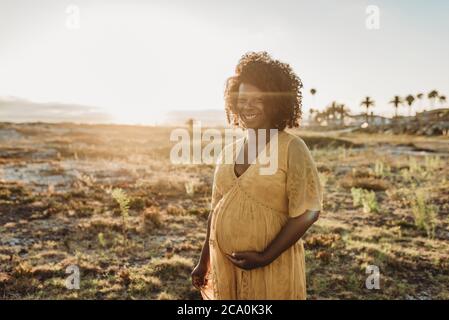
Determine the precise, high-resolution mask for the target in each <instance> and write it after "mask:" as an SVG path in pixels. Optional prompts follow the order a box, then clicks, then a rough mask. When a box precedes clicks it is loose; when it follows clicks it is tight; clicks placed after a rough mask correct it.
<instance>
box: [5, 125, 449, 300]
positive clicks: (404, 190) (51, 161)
mask: <svg viewBox="0 0 449 320" xmlns="http://www.w3.org/2000/svg"><path fill="white" fill-rule="evenodd" d="M0 129H8V130H9V129H11V130H16V131H17V132H19V133H20V134H21V135H22V138H21V139H19V140H17V141H4V142H2V143H3V145H0V181H1V182H0V234H1V237H0V298H3V299H16V298H18V299H44V298H50V299H52V298H58V299H80V298H81V299H181V298H183V299H199V298H200V295H199V293H198V292H197V291H196V290H195V289H194V288H193V287H192V286H191V283H190V271H191V269H192V267H193V265H194V263H195V262H196V261H197V258H198V255H199V252H200V250H201V245H202V242H203V240H204V237H205V232H206V224H207V216H208V214H209V205H210V203H209V201H210V192H211V182H212V174H213V167H212V166H209V165H197V166H187V165H185V166H178V165H171V164H170V163H169V162H168V154H169V150H170V148H171V144H170V142H169V138H168V137H169V134H170V128H151V127H132V126H78V125H71V124H64V125H42V124H40V125H12V124H2V126H1V127H0ZM61 132H62V133H63V134H61ZM301 135H302V136H303V137H304V140H305V141H306V143H308V145H309V147H310V148H311V150H312V152H313V154H314V157H315V160H316V162H317V165H318V169H319V171H320V179H321V180H322V182H323V185H324V187H325V199H324V200H325V201H324V210H323V213H322V214H321V217H320V220H319V221H318V223H317V224H316V225H315V226H314V227H313V228H312V229H311V230H310V231H309V232H308V233H307V235H306V236H305V238H304V240H305V247H306V264H307V281H308V297H309V298H310V299H321V298H324V299H328V298H331V299H427V298H430V299H439V298H440V299H447V298H448V297H449V289H448V288H449V271H448V270H449V241H448V240H449V228H448V226H449V191H448V190H449V179H448V178H449V168H448V167H447V166H446V165H445V164H446V163H447V157H445V155H444V154H431V155H429V156H427V157H426V156H422V155H421V154H420V153H414V152H415V151H414V150H415V149H416V147H417V146H419V147H420V148H422V147H423V146H426V148H432V147H433V146H435V150H437V151H440V152H441V151H445V152H448V151H449V146H448V143H446V144H444V141H442V140H441V139H440V138H439V137H435V138H428V137H409V136H407V137H405V136H388V137H386V136H382V135H366V134H344V135H341V136H340V137H339V136H329V135H324V134H322V133H320V134H316V133H312V132H307V133H303V132H301ZM336 138H338V139H336ZM401 144H402V146H400V149H401V150H404V148H407V149H406V150H405V151H406V153H397V152H396V151H397V150H398V149H397V148H398V145H401ZM404 145H405V147H404ZM407 145H408V146H407ZM445 145H446V147H447V149H444V146H445ZM437 155H439V156H441V157H440V158H437V157H436V156H437ZM116 188H121V189H122V190H123V192H124V193H125V194H126V196H127V197H129V202H128V203H127V205H126V208H127V209H126V210H127V212H126V215H123V209H124V207H123V204H122V207H120V203H118V202H117V201H115V200H114V199H113V197H112V196H111V190H114V189H116ZM351 188H361V189H363V190H370V191H372V193H370V194H374V195H375V199H376V205H377V207H378V209H379V212H376V210H373V211H371V210H364V205H363V200H362V204H361V205H360V206H359V205H354V203H353V195H352V194H351ZM417 190H419V192H421V193H424V195H423V196H422V197H421V198H418V197H416V192H415V191H417ZM419 199H421V200H419ZM368 202H369V201H368ZM124 223H126V228H125V229H124V228H123V226H124ZM124 230H125V231H126V232H124ZM125 240H126V241H125ZM370 264H375V265H377V266H379V268H380V272H381V289H380V290H368V289H366V288H365V286H364V284H365V279H366V273H365V268H366V266H367V265H370ZM70 265H77V266H79V268H80V272H81V282H80V285H81V288H80V290H69V289H67V288H66V287H65V279H66V277H67V275H66V274H65V270H66V268H67V266H70Z"/></svg>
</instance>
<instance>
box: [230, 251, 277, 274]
mask: <svg viewBox="0 0 449 320" xmlns="http://www.w3.org/2000/svg"><path fill="white" fill-rule="evenodd" d="M226 256H227V257H228V259H229V260H230V261H231V262H232V263H233V264H234V265H235V266H237V267H239V268H241V269H245V270H251V269H256V268H260V267H264V266H266V265H267V264H269V262H268V261H267V259H266V258H265V256H264V254H263V253H262V252H257V251H242V252H234V253H232V254H231V255H229V254H226Z"/></svg>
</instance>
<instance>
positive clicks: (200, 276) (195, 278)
mask: <svg viewBox="0 0 449 320" xmlns="http://www.w3.org/2000/svg"><path fill="white" fill-rule="evenodd" d="M208 271H209V266H208V264H207V263H206V262H201V261H200V262H199V263H198V264H197V265H196V267H195V268H194V269H193V271H192V273H191V274H190V275H191V277H192V284H193V286H194V287H195V288H197V289H198V290H199V289H201V287H204V286H205V285H206V284H207V278H206V275H207V272H208Z"/></svg>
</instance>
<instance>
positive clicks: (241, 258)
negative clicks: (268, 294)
mask: <svg viewBox="0 0 449 320" xmlns="http://www.w3.org/2000/svg"><path fill="white" fill-rule="evenodd" d="M319 213H320V211H310V210H308V211H306V213H304V214H302V215H300V216H298V217H294V218H289V220H288V221H287V223H286V224H285V225H284V226H283V227H282V229H281V231H280V232H279V233H278V235H277V236H276V237H275V238H274V239H273V241H272V242H271V243H270V244H269V245H268V247H267V248H266V249H265V250H264V251H263V252H257V251H244V252H235V253H233V254H232V255H227V256H228V258H229V260H231V261H232V262H233V263H234V264H235V265H236V266H237V267H239V268H242V269H246V270H249V269H254V268H259V267H264V266H266V265H268V264H270V263H271V262H273V261H274V260H275V259H276V258H277V257H279V256H280V255H281V254H282V253H283V252H284V251H285V250H287V249H288V248H290V247H291V246H292V245H293V244H295V243H296V241H298V240H299V239H300V238H301V237H302V236H303V235H304V234H305V233H306V231H307V230H308V229H309V228H310V227H311V226H312V224H314V223H315V221H317V220H318V217H319Z"/></svg>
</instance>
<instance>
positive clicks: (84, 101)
mask: <svg viewBox="0 0 449 320" xmlns="http://www.w3.org/2000/svg"><path fill="white" fill-rule="evenodd" d="M368 6H376V7H377V8H378V9H379V20H378V21H379V25H378V26H379V28H378V29H369V28H367V24H366V22H367V19H368V18H369V16H370V13H367V11H366V10H367V7H368ZM448 12H449V2H448V1H443V0H429V1H419V0H408V1H406V0H396V1H388V0H378V1H374V0H373V1H364V0H340V1H330V0H315V1H302V0H295V1H286V0H277V1H261V0H258V1H253V0H246V1H230V0H228V1H220V2H219V1H211V0H208V1H199V0H190V1H181V0H171V1H160V0H152V1H144V0H141V1H138V0H128V1H125V0H123V1H118V0H110V1H99V0H71V1H66V0H58V1H56V0H40V1H31V0H28V1H26V0H0V99H1V98H4V99H11V97H17V98H20V99H26V100H30V101H35V102H39V103H52V102H55V103H56V102H57V103H63V104H77V105H87V106H94V107H99V108H101V110H104V111H105V112H107V113H108V114H110V115H112V116H113V118H114V121H115V122H121V123H141V124H146V123H157V122H158V121H160V120H161V119H163V117H164V115H165V114H166V113H167V112H175V111H182V112H186V111H189V110H196V111H197V110H222V109H223V105H224V103H223V90H224V85H225V80H226V78H227V77H229V76H231V75H232V74H233V72H234V68H235V65H236V64H237V62H238V60H239V58H240V56H241V55H242V54H244V53H245V52H247V51H262V50H264V51H268V52H269V53H270V54H271V55H272V56H273V57H274V58H276V59H279V60H282V61H284V62H288V63H289V64H290V65H291V66H292V67H293V69H294V71H295V72H296V73H297V74H298V76H299V77H300V78H301V79H302V81H303V83H304V90H303V96H304V99H303V108H304V110H303V112H304V113H306V114H308V109H309V108H310V107H314V108H317V109H321V110H322V109H324V107H325V106H326V105H328V104H330V103H331V102H332V101H334V100H336V101H338V102H339V103H344V104H346V105H347V106H348V107H349V108H350V109H351V111H352V112H354V113H356V112H360V111H362V108H361V107H360V102H361V100H362V99H363V98H364V97H365V96H367V95H369V96H370V97H372V98H373V99H374V100H375V101H376V106H375V107H374V109H373V111H374V113H375V114H380V115H385V116H390V115H392V114H393V113H394V111H393V109H392V107H391V105H388V102H389V101H390V100H391V99H392V97H393V96H394V95H401V96H405V95H407V94H417V93H420V92H423V93H428V92H429V91H430V90H433V89H436V90H438V91H439V92H440V93H442V94H445V95H446V96H447V95H449V76H448V73H449V59H447V57H449V42H448V41H447V38H448V35H449V19H448ZM370 21H371V20H370ZM311 88H316V90H317V94H316V96H315V97H312V96H311V95H310V93H309V90H310V89H311ZM425 104H426V101H424V102H423V104H422V105H419V103H417V104H416V107H417V108H418V109H419V108H425V107H426V105H425ZM17 110H19V109H17ZM401 113H402V114H406V113H407V109H406V108H405V107H404V108H403V110H402V111H401Z"/></svg>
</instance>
